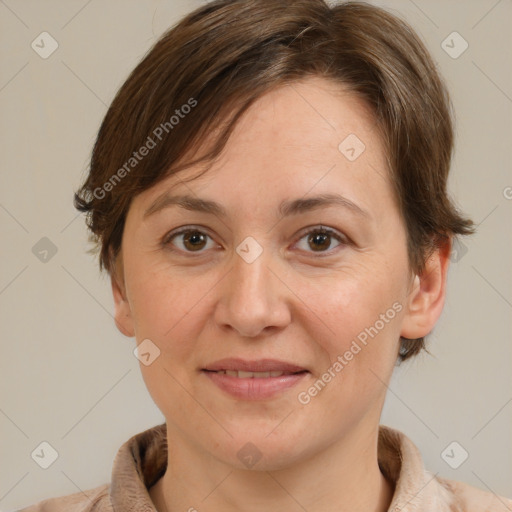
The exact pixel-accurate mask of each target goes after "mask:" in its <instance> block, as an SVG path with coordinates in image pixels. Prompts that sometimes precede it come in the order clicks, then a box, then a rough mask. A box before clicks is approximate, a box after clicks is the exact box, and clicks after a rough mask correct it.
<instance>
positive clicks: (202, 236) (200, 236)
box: [163, 226, 211, 253]
mask: <svg viewBox="0 0 512 512" xmlns="http://www.w3.org/2000/svg"><path fill="white" fill-rule="evenodd" d="M175 238H176V239H177V240H178V241H179V243H177V244H174V243H173V240H174V239H175ZM207 239H210V240H211V237H210V236H209V235H207V234H206V233H205V232H204V231H201V230H200V229H197V228H194V227H191V226H186V227H184V228H181V229H180V230H178V231H174V232H172V233H169V234H168V235H166V237H165V238H164V240H163V244H164V245H166V246H167V245H170V244H172V245H176V246H177V247H178V249H180V250H181V251H183V252H189V253H190V252H204V251H202V249H204V248H205V247H206V246H207ZM207 248H208V247H207Z"/></svg>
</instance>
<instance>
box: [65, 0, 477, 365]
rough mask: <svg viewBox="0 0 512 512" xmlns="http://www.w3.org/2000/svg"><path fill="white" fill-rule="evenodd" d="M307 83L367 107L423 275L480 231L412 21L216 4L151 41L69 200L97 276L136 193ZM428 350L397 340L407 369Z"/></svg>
mask: <svg viewBox="0 0 512 512" xmlns="http://www.w3.org/2000/svg"><path fill="white" fill-rule="evenodd" d="M312 76H315V77H322V78H326V79H329V80H332V81H334V82H335V83H337V84H339V85H340V86H343V88H344V89H345V90H349V91H351V92H353V93H355V94H357V95H359V96H360V97H361V98H362V99H364V100H365V102H366V104H367V105H369V106H370V107H371V109H372V112H373V113H374V115H375V121H376V126H377V128H378V130H379V133H380V135H381V137H382V141H383V143H384V146H385V151H386V156H387V159H388V166H389V175H390V177H391V182H392V184H393V187H394V192H395V195H396V200H397V204H398V205H399V208H400V212H401V215H402V217H403V219H404V222H405V225H406V229H407V236H408V255H409V262H410V267H411V269H412V270H413V271H414V272H415V273H419V272H421V271H422V270H423V269H424V264H425V261H426V258H427V257H428V256H429V255H430V253H431V251H432V250H433V249H435V248H436V247H439V244H440V243H441V242H443V241H446V240H447V238H448V237H453V236H455V235H460V234H463V235H466V234H470V233H473V232H474V225H473V222H472V221H471V220H470V219H468V218H465V217H463V216H461V214H460V213H459V212H458V211H457V209H456V207H455V206H454V204H453V203H452V201H451V200H450V198H449V196H448V194H447V190H446V186H447V177H448V172H449V168H450V162H451V156H452V147H453V138H454V135H453V126H452V117H451V116H452V109H451V102H450V99H449V95H448V92H447V90H446V87H445V85H444V83H443V81H442V79H441V77H440V76H439V73H438V71H437V69H436V66H435V64H434V62H433V60H432V58H431V56H430V55H429V53H428V51H427V49H426V48H425V46H424V44H423V43H422V42H421V40H420V39H419V37H418V36H417V35H416V34H415V32H414V31H413V29H412V28H411V27H410V26H409V25H408V24H407V23H406V22H405V21H403V20H401V19H400V18H398V17H397V16H395V15H393V14H391V13H389V12H387V11H386V10H384V9H382V8H379V7H376V6H372V5H370V4H368V3H365V2H355V1H349V2H345V3H341V4H338V5H334V6H329V5H328V4H327V3H326V2H325V1H324V0H216V1H213V2H210V3H207V4H205V5H204V6H202V7H200V8H198V9H196V10H195V11H193V12H191V13H190V14H188V15H187V16H186V17H185V18H183V19H182V20H181V21H180V22H179V23H178V24H176V25H175V26H174V27H171V29H169V30H168V31H167V32H166V33H165V34H164V35H163V36H162V37H161V38H160V39H159V40H158V41H157V42H156V44H155V45H154V46H153V47H152V48H151V50H150V51H149V52H148V53H147V54H146V56H145V57H144V58H143V60H142V61H141V62H140V63H139V64H138V65H137V67H136V68H135V69H134V70H133V71H132V73H131V74H130V76H129V77H128V79H127V80H126V81H125V83H124V84H123V85H122V87H121V88H120V90H119V91H118V93H117V95H116V97H115V98H114V100H113V101H112V104H111V105H110V108H109V109H108V112H107V114H106V115H105V118H104V120H103V122H102V124H101V128H100V130H99V133H98V136H97V139H96V142H95V145H94V148H93V151H92V157H91V165H90V172H89V174H88V176H87V178H86V180H85V182H84V184H83V185H82V187H81V188H80V189H79V190H78V191H77V192H76V193H75V198H74V199H75V202H74V204H75V207H76V208H77V209H78V210H80V211H82V212H87V225H88V227H89V229H90V231H91V240H92V241H94V243H95V245H96V247H95V249H94V252H95V251H97V250H98V249H99V248H100V247H101V250H100V258H99V264H100V271H101V270H103V269H107V271H108V272H109V273H112V272H113V271H114V270H115V265H116V261H117V256H118V254H119V251H120V247H121V240H122V235H123V229H124V223H125V218H126V214H127V212H128V209H129V206H130V203H131V200H132V199H133V198H134V197H135V196H136V195H137V194H138V193H140V192H142V191H144V190H146V189H148V188H150V187H152V186H153V185H155V184H156V183H157V182H159V181H161V180H163V179H164V178H166V177H168V176H169V175H171V174H176V173H177V172H178V171H179V170H182V169H185V168H188V167H190V166H192V165H194V164H196V163H198V162H204V161H206V162H211V161H212V160H213V159H214V158H215V157H216V156H218V155H219V154H220V152H221V151H222V149H223V147H224V146H225V144H226V142H227V140H228V138H229V135H230V134H231V132H232V130H233V128H234V125H235V123H236V122H237V120H238V119H239V118H240V116H241V115H242V114H243V113H244V112H245V111H246V110H247V109H248V108H249V107H250V105H251V104H252V103H253V102H254V101H255V100H256V99H258V98H259V97H260V96H261V95H263V94H264V93H265V92H267V91H269V90H270V89H272V88H275V87H278V86H281V85H285V84H289V83H292V82H294V81H297V80H300V79H304V78H307V77H312ZM185 107H186V108H185ZM181 114H184V115H181ZM178 124H179V126H177V125H178ZM219 126H225V129H223V130H222V132H219V135H218V136H217V134H216V138H215V140H214V144H213V145H212V148H211V149H210V151H208V152H206V149H207V148H204V147H202V146H201V141H202V140H205V139H206V136H207V135H208V134H209V135H211V134H212V133H214V132H213V131H212V127H216V128H218V127H219ZM158 130H160V131H158ZM164 132H165V137H161V138H159V140H158V141H157V140H156V139H157V136H156V134H158V135H160V136H163V135H164ZM215 133H216V132H215ZM150 140H151V142H152V144H151V146H150ZM162 140H163V141H164V142H162ZM143 147H146V151H144V152H143V151H142V148H143ZM150 147H151V149H150V150H149V151H148V148H150ZM139 148H140V153H141V154H142V153H144V155H145V156H144V157H143V158H139V156H140V155H139V153H138V151H139ZM194 148H200V149H203V150H205V151H203V155H202V157H200V158H196V159H195V160H190V161H188V162H183V157H184V155H186V154H187V155H188V154H189V152H190V151H191V150H192V149H194ZM135 152H137V153H135ZM135 155H137V157H136V156H135ZM180 160H181V162H180V164H181V165H179V166H178V165H177V163H178V161H180ZM127 174H129V177H126V175H127ZM195 177H198V176H195ZM195 177H194V178H195ZM423 348H425V344H424V339H423V338H420V339H417V340H407V339H404V338H401V344H400V352H399V360H400V361H403V360H405V359H407V358H409V357H411V356H413V355H415V354H417V353H418V352H419V351H420V350H422V349H423Z"/></svg>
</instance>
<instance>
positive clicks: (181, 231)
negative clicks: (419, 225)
mask: <svg viewBox="0 0 512 512" xmlns="http://www.w3.org/2000/svg"><path fill="white" fill-rule="evenodd" d="M306 229H308V231H303V232H302V233H301V234H300V236H299V238H298V240H297V242H299V241H300V240H302V239H303V238H304V237H306V236H307V235H310V234H313V233H317V234H322V235H329V236H331V237H333V238H335V239H336V240H337V241H338V242H340V245H339V246H338V247H341V246H344V245H348V244H349V243H350V240H349V239H348V238H347V237H346V236H344V235H341V234H339V233H338V232H337V231H335V230H333V229H330V228H326V227H324V226H316V227H314V228H312V229H309V228H306ZM191 231H195V232H198V233H200V234H203V235H206V236H207V237H209V238H210V239H212V237H211V236H210V235H208V233H205V232H204V231H202V230H201V229H200V228H198V227H196V226H184V227H182V228H180V229H178V230H177V231H171V232H170V233H168V234H167V235H165V237H164V238H163V240H162V245H163V246H164V247H167V248H168V247H169V246H170V245H172V244H171V241H172V240H173V239H174V238H176V237H178V236H179V235H182V234H184V233H188V232H191ZM297 242H296V243H297ZM171 250H172V251H177V252H184V253H185V254H190V255H192V256H193V257H199V256H201V255H202V254H204V252H205V251H202V250H201V251H197V252H196V253H194V251H182V250H181V249H177V248H176V249H174V248H172V249H171ZM308 252H312V253H313V254H315V253H314V252H313V251H308ZM316 254H317V256H316V257H320V258H321V257H325V256H331V255H332V252H331V251H320V252H318V253H316Z"/></svg>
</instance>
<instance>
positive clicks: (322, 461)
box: [149, 424, 394, 512]
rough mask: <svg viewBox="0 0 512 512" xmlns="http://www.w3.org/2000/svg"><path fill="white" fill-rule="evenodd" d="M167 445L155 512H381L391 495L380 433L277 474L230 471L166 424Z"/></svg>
mask: <svg viewBox="0 0 512 512" xmlns="http://www.w3.org/2000/svg"><path fill="white" fill-rule="evenodd" d="M167 439H168V446H169V451H168V453H169V460H168V464H167V470H166V472H165V474H164V476H163V477H162V478H161V479H160V480H159V481H158V482H157V483H156V484H155V485H154V486H153V487H151V489H150V490H149V494H150V496H151V499H152V500H153V503H154V504H155V507H156V509H157V510H158V512H174V511H177V510H190V511H194V510H201V511H204V512H217V511H223V512H231V511H233V512H235V511H240V510H244V511H247V512H253V511H254V512H256V511H260V510H266V511H269V512H274V511H276V512H277V511H282V510H297V511H303V510H307V511H308V512H317V511H320V510H321V511H323V512H331V511H333V512H334V511H336V512H349V511H350V512H359V511H361V512H362V511H365V512H385V511H387V510H388V507H389V504H390V503H391V499H392V496H393V492H394V486H393V484H392V483H390V482H389V481H388V480H387V479H386V478H385V477H384V476H383V475H382V473H381V472H380V469H379V465H378V460H377V439H378V427H377V428H376V429H374V430H373V431H371V432H361V431H358V432H357V433H355V434H353V435H348V436H345V437H344V438H343V439H342V440H341V441H339V442H337V443H334V444H331V445H330V446H328V447H326V449H325V450H323V451H322V452H320V453H317V454H315V455H314V456H312V457H310V458H308V459H306V460H305V459H302V460H301V461H300V462H296V463H294V464H292V465H290V467H288V468H285V469H279V470H275V471H256V470H251V471H248V470H241V469H237V468H233V467H232V466H230V465H227V464H224V463H222V462H220V461H218V460H217V459H214V458H213V457H212V456H210V455H208V454H205V453H203V452H198V451H197V448H195V449H194V447H191V446H189V445H188V444H187V443H186V441H185V440H184V439H183V438H181V437H180V436H179V435H177V433H176V431H173V430H172V429H171V428H170V427H169V424H168V425H167Z"/></svg>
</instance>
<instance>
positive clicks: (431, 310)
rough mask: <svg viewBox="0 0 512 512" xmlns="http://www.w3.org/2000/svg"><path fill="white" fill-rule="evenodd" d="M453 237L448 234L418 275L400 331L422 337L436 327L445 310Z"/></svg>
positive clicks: (403, 333) (409, 336) (405, 336)
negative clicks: (448, 236)
mask: <svg viewBox="0 0 512 512" xmlns="http://www.w3.org/2000/svg"><path fill="white" fill-rule="evenodd" d="M450 251H451V239H450V238H447V239H446V240H445V241H444V242H443V243H442V244H441V245H440V246H439V247H438V248H437V249H436V250H435V251H434V252H433V253H432V254H431V256H430V257H429V258H428V260H427V261H426V263H425V268H424V270H423V272H422V273H421V274H420V275H416V276H415V277H414V281H413V285H412V286H411V290H410V293H409V295H408V297H407V300H406V304H407V307H406V314H405V316H404V319H403V322H402V331H401V333H400V335H401V336H402V337H404V338H408V339H418V338H422V337H424V336H426V335H427V334H428V333H430V332H431V331H432V329H433V328H434V326H435V324H436V323H437V320H438V319H439V317H440V316H441V313H442V311H443V306H444V301H445V296H446V278H447V275H448V266H449V262H450Z"/></svg>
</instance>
